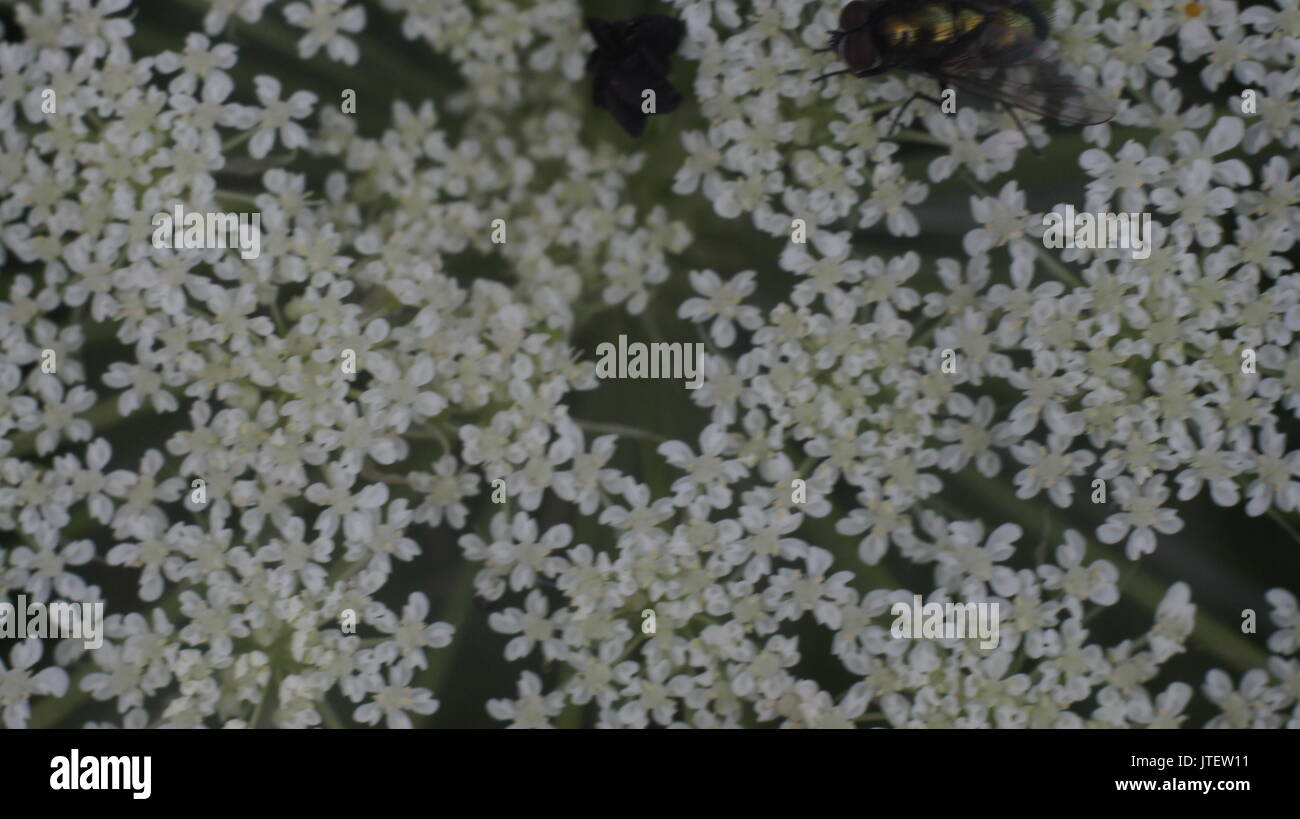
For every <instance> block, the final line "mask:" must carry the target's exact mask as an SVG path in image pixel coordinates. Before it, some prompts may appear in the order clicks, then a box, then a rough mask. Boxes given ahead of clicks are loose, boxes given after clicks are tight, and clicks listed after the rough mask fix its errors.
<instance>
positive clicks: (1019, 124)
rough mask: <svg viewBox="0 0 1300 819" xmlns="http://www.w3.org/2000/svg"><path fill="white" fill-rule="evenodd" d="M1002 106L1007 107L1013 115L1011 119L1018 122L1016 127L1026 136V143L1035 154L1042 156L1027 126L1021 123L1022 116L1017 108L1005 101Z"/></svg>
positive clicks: (1008, 111)
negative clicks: (1017, 112)
mask: <svg viewBox="0 0 1300 819" xmlns="http://www.w3.org/2000/svg"><path fill="white" fill-rule="evenodd" d="M1002 107H1003V108H1005V109H1007V113H1008V114H1010V115H1011V121H1012V122H1014V123H1015V124H1016V127H1017V128H1019V129H1020V133H1021V134H1022V135H1023V136H1024V137H1025V144H1026V145H1028V146H1029V149H1030V150H1031V151H1033V152H1034V153H1035V154H1037V155H1038V156H1042V155H1043V152H1042V151H1040V150H1038V146H1037V145H1035V144H1034V143H1033V140H1031V139H1030V138H1029V132H1028V131H1026V130H1025V126H1024V125H1022V124H1021V122H1020V117H1019V115H1017V114H1016V109H1014V108H1012V107H1011V106H1010V105H1008V104H1006V103H1005V102H1004V103H1002Z"/></svg>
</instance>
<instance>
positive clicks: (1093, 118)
mask: <svg viewBox="0 0 1300 819" xmlns="http://www.w3.org/2000/svg"><path fill="white" fill-rule="evenodd" d="M839 25H840V27H839V28H838V29H835V30H834V31H832V32H831V41H830V45H829V46H827V47H826V48H825V49H822V50H823V51H834V52H835V53H837V54H839V56H840V58H841V59H843V60H844V62H845V63H847V64H848V66H849V67H848V68H846V69H843V70H841V71H832V72H830V73H829V74H823V75H821V76H820V77H817V79H819V80H821V79H824V78H826V77H831V76H834V75H836V74H853V75H854V76H857V77H870V76H874V75H876V74H882V73H884V72H886V71H889V70H891V69H901V70H903V71H910V72H913V73H917V74H925V75H927V76H930V77H933V78H934V79H936V80H938V82H939V88H940V89H941V90H944V91H946V90H948V88H950V87H952V88H958V89H961V90H962V91H968V92H970V93H971V94H974V95H975V96H977V97H982V98H984V99H987V100H993V101H995V102H1000V103H1002V104H1003V105H1004V106H1005V107H1006V109H1007V113H1009V114H1011V118H1012V119H1013V120H1015V123H1016V127H1018V128H1020V131H1021V133H1024V130H1025V129H1024V126H1022V125H1021V124H1020V118H1019V117H1017V116H1016V112H1015V109H1016V108H1021V109H1024V110H1026V111H1030V112H1032V113H1035V114H1038V115H1040V116H1043V117H1047V118H1049V119H1054V120H1056V121H1057V122H1060V123H1063V124H1065V125H1096V124H1098V123H1102V122H1105V121H1107V120H1108V119H1110V118H1111V117H1113V116H1114V115H1115V110H1114V106H1113V105H1112V104H1111V102H1110V101H1109V100H1108V99H1106V98H1105V97H1103V96H1102V95H1101V94H1099V93H1098V92H1096V91H1094V90H1092V89H1089V88H1085V87H1083V86H1081V85H1079V84H1078V83H1076V82H1074V81H1073V80H1071V79H1070V78H1069V77H1067V76H1066V75H1065V73H1064V72H1063V70H1062V68H1061V65H1060V63H1058V62H1057V61H1056V59H1054V58H1053V57H1052V56H1051V53H1050V49H1049V48H1048V46H1047V43H1046V40H1047V35H1048V26H1047V19H1046V18H1045V17H1044V16H1043V15H1042V13H1041V12H1040V11H1039V10H1038V9H1037V8H1035V7H1034V5H1033V4H1032V3H1031V2H1029V0H871V2H862V0H854V2H852V3H849V4H848V5H846V6H845V7H844V8H843V9H841V10H840V24H839ZM918 98H919V99H924V100H928V101H929V102H932V103H934V104H936V105H938V104H939V101H938V100H936V99H934V98H933V97H930V96H927V95H925V94H921V93H916V94H913V95H912V96H911V97H909V98H908V100H907V101H906V102H905V103H903V106H902V107H901V108H899V109H898V113H896V114H895V115H894V123H893V126H891V129H890V130H891V132H892V130H893V128H894V127H897V125H898V120H899V118H900V117H901V116H902V114H903V111H905V110H906V109H907V106H908V105H910V104H911V103H912V101H913V100H915V99H918ZM1025 137H1026V141H1027V142H1028V134H1026V135H1025Z"/></svg>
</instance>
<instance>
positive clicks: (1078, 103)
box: [922, 13, 1115, 125]
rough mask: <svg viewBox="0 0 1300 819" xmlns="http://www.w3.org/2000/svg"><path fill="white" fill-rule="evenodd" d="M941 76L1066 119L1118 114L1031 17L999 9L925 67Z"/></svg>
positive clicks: (1097, 119)
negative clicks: (1072, 72) (1062, 58)
mask: <svg viewBox="0 0 1300 819" xmlns="http://www.w3.org/2000/svg"><path fill="white" fill-rule="evenodd" d="M922 70H924V71H925V72H926V73H928V74H931V75H932V76H934V77H935V78H936V79H938V80H939V81H940V82H943V83H946V84H948V85H951V86H954V87H956V88H960V89H962V90H964V91H969V92H970V93H972V94H975V95H976V96H980V97H985V98H987V99H991V100H996V101H998V102H1003V103H1006V104H1007V105H1011V106H1014V107H1016V108H1022V109H1024V110H1026V111H1030V112H1032V113H1035V114H1039V115H1040V116H1044V117H1049V118H1051V119H1054V120H1056V121H1057V122H1061V123H1064V124H1066V125H1097V124H1098V123H1102V122H1105V121H1107V120H1109V119H1110V118H1111V117H1113V116H1115V107H1114V105H1113V103H1112V102H1111V101H1110V100H1109V99H1107V98H1106V97H1104V96H1102V95H1101V94H1100V93H1098V92H1097V91H1094V90H1092V89H1089V88H1086V87H1084V86H1082V85H1079V84H1078V83H1076V82H1075V81H1074V80H1072V79H1070V78H1069V77H1068V76H1066V75H1065V73H1064V72H1063V71H1062V69H1061V63H1060V62H1059V61H1058V60H1057V59H1056V58H1055V57H1054V56H1052V51H1051V49H1050V48H1049V47H1048V45H1047V43H1045V42H1044V41H1042V40H1040V39H1038V37H1037V35H1036V33H1035V30H1034V25H1033V22H1032V21H1031V20H1029V19H1028V18H1027V17H1025V16H1023V15H1021V14H1014V13H1003V14H999V15H997V16H995V17H993V18H991V19H990V20H988V22H987V23H985V24H984V25H983V26H981V27H980V29H979V30H978V33H976V34H974V35H972V36H971V37H969V38H967V39H966V40H964V41H963V42H961V43H960V44H958V46H957V47H956V48H954V49H952V50H951V51H950V52H949V53H947V54H945V55H944V57H943V59H942V60H941V61H939V62H938V63H937V64H936V63H931V64H929V65H926V66H924V67H923V68H922Z"/></svg>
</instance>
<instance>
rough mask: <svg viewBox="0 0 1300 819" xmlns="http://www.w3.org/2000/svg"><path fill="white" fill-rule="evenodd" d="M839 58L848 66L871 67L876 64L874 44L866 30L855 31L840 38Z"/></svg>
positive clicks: (857, 67) (854, 67)
mask: <svg viewBox="0 0 1300 819" xmlns="http://www.w3.org/2000/svg"><path fill="white" fill-rule="evenodd" d="M840 58H841V59H843V60H844V62H845V63H847V64H848V66H849V67H850V68H853V69H862V68H871V67H872V66H874V65H875V64H876V44H875V43H873V42H872V41H871V33H870V32H868V31H856V32H854V33H852V34H849V35H848V36H846V37H845V38H844V39H842V40H840Z"/></svg>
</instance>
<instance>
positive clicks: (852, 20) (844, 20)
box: [840, 0, 871, 31]
mask: <svg viewBox="0 0 1300 819" xmlns="http://www.w3.org/2000/svg"><path fill="white" fill-rule="evenodd" d="M870 18H871V6H870V4H868V3H865V2H863V0H853V2H852V3H849V4H848V5H847V6H845V7H844V8H842V9H840V31H853V30H855V29H859V28H862V27H863V26H865V25H866V24H867V21H868V20H869V19H870Z"/></svg>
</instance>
